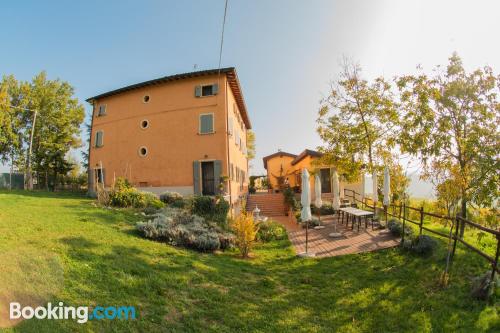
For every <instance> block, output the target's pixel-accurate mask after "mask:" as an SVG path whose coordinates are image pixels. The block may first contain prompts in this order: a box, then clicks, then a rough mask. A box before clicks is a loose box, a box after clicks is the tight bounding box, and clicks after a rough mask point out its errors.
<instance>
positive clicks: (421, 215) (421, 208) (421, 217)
mask: <svg viewBox="0 0 500 333" xmlns="http://www.w3.org/2000/svg"><path fill="white" fill-rule="evenodd" d="M423 226H424V206H422V207H420V236H422V228H423Z"/></svg>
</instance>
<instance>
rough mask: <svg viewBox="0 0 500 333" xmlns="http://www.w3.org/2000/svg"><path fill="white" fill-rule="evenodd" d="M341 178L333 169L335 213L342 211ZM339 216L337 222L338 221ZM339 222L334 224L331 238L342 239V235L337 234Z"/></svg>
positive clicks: (333, 205)
mask: <svg viewBox="0 0 500 333" xmlns="http://www.w3.org/2000/svg"><path fill="white" fill-rule="evenodd" d="M339 187H340V186H339V176H338V174H337V170H336V169H333V172H332V192H333V201H332V207H333V209H334V210H335V211H338V210H339V209H340V197H339ZM338 216H339V215H337V220H338ZM337 220H335V221H334V222H333V228H334V229H333V232H332V233H331V234H330V235H329V236H330V237H340V236H342V235H341V234H340V233H338V232H337Z"/></svg>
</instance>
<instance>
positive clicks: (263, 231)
mask: <svg viewBox="0 0 500 333" xmlns="http://www.w3.org/2000/svg"><path fill="white" fill-rule="evenodd" d="M258 227H259V231H257V235H256V239H257V240H258V241H261V242H270V241H275V240H282V239H286V237H287V233H286V229H285V227H284V226H283V225H282V224H280V223H278V222H276V221H273V220H268V221H264V222H260V223H259V224H258Z"/></svg>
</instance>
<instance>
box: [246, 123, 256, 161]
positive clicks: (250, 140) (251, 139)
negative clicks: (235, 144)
mask: <svg viewBox="0 0 500 333" xmlns="http://www.w3.org/2000/svg"><path fill="white" fill-rule="evenodd" d="M247 158H248V160H249V161H251V160H253V159H254V158H255V133H254V132H253V131H252V130H248V131H247Z"/></svg>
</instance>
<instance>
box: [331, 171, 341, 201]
mask: <svg viewBox="0 0 500 333" xmlns="http://www.w3.org/2000/svg"><path fill="white" fill-rule="evenodd" d="M332 192H333V201H332V207H333V209H335V210H339V208H340V197H339V176H338V174H337V170H335V169H333V173H332Z"/></svg>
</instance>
